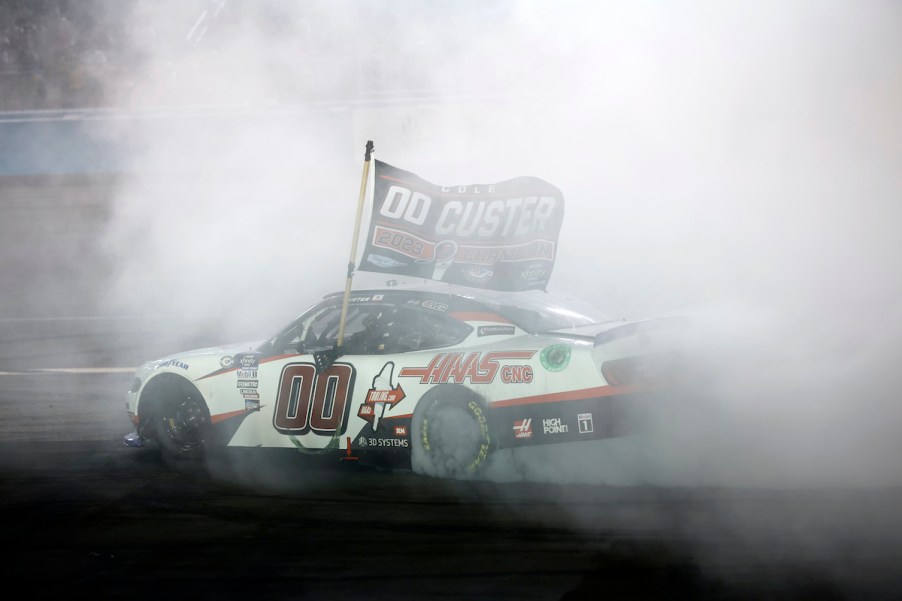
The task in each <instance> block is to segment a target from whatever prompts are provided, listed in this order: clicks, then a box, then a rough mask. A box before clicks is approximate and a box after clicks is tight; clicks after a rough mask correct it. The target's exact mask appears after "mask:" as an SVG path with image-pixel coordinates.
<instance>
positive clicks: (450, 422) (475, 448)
mask: <svg viewBox="0 0 902 601" xmlns="http://www.w3.org/2000/svg"><path fill="white" fill-rule="evenodd" d="M411 442H412V449H411V467H412V468H413V470H414V471H415V472H417V473H421V474H425V475H428V476H434V477H437V478H454V479H459V480H465V479H472V478H477V477H479V475H480V474H481V473H482V470H483V469H484V468H485V465H486V463H487V460H488V458H489V455H490V454H491V452H492V449H493V446H492V435H491V428H490V427H489V422H488V416H487V414H486V410H485V405H484V403H483V401H482V399H481V398H480V397H479V395H477V394H476V393H475V392H473V391H472V390H470V389H469V388H466V387H465V386H460V385H456V384H442V385H439V386H436V387H435V388H433V389H432V390H430V391H429V392H427V393H426V394H425V395H423V398H422V399H421V400H420V402H419V404H418V405H417V408H416V411H415V412H414V416H413V423H412V425H411Z"/></svg>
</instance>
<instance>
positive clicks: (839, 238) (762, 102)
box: [105, 0, 902, 486]
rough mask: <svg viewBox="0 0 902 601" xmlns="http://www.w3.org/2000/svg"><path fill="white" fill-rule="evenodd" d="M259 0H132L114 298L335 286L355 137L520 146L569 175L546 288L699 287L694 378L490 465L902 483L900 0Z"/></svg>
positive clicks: (257, 297) (587, 477) (637, 304)
mask: <svg viewBox="0 0 902 601" xmlns="http://www.w3.org/2000/svg"><path fill="white" fill-rule="evenodd" d="M249 5H251V3H243V4H241V5H239V4H237V3H227V2H224V1H216V2H180V3H166V4H165V5H161V4H159V3H138V4H136V10H135V13H134V15H133V16H132V19H131V20H130V27H131V30H130V36H131V38H130V39H131V40H132V42H133V45H134V49H133V52H134V56H135V59H134V65H133V68H132V69H130V72H129V73H128V74H127V76H123V77H120V78H118V79H117V81H116V82H115V86H116V87H115V90H114V92H115V97H116V98H117V100H118V102H119V104H120V105H124V106H126V107H128V108H130V109H132V113H131V118H129V119H125V120H123V121H122V128H121V130H120V131H118V132H117V135H118V136H119V138H120V139H123V140H126V141H127V143H128V147H129V148H131V149H132V155H131V156H132V158H133V161H134V166H135V169H134V176H133V177H132V178H130V179H129V180H128V181H126V182H125V183H124V185H123V187H122V189H121V192H120V194H119V195H118V198H117V202H116V207H115V212H114V216H113V220H112V222H111V226H110V229H109V231H108V235H107V237H106V240H105V243H106V247H107V249H108V250H109V252H110V253H111V254H112V256H114V257H115V258H116V260H117V264H118V265H119V266H120V269H119V271H118V272H117V274H116V277H115V278H114V281H113V282H112V284H111V290H110V305H111V308H112V309H115V310H117V311H121V310H126V309H127V310H129V311H130V312H135V311H138V312H139V313H152V314H165V315H169V316H173V317H174V318H176V323H177V324H179V327H180V328H183V329H181V330H180V333H181V334H183V335H184V338H185V340H187V339H188V338H189V337H190V336H194V335H196V334H197V333H198V332H203V333H204V334H205V335H210V336H212V335H213V334H215V335H216V337H217V340H211V342H220V341H221V342H227V341H231V340H233V339H249V338H256V337H264V336H266V335H268V334H270V333H271V332H272V331H274V330H275V329H276V328H278V327H279V326H280V325H282V324H283V323H285V322H287V321H288V320H289V319H291V318H293V317H294V315H295V314H296V313H298V312H300V311H301V310H302V309H303V308H305V307H306V306H307V305H308V304H309V303H311V302H313V301H315V300H316V299H317V298H319V297H320V296H321V295H322V294H325V293H328V292H331V291H334V290H338V289H340V288H341V287H342V286H343V284H344V269H345V264H346V263H347V259H348V252H349V245H350V237H351V228H352V224H353V220H354V211H355V208H356V206H355V205H356V199H357V193H358V191H359V183H360V180H359V178H360V169H361V166H362V160H361V159H362V155H363V148H364V144H365V142H366V140H374V141H375V146H376V156H377V157H378V158H380V159H381V160H384V161H386V162H389V163H391V164H393V165H397V166H399V167H401V168H403V169H407V170H410V171H413V172H414V173H417V174H418V175H420V176H421V177H423V178H425V179H427V180H429V181H432V182H435V183H437V184H447V185H453V184H469V183H490V182H495V181H501V180H504V179H508V178H511V177H516V176H520V175H534V176H537V177H541V178H543V179H546V180H548V181H550V182H552V183H553V184H554V185H556V186H558V187H559V188H560V189H561V190H562V191H563V193H564V196H565V199H566V202H567V208H566V215H565V219H564V226H563V230H562V233H561V244H560V252H559V255H558V259H557V264H556V268H555V273H554V275H553V276H552V279H551V289H553V290H555V291H564V292H567V293H569V294H572V295H574V296H577V297H580V298H583V299H586V300H587V301H589V302H591V303H592V304H594V305H596V306H597V307H598V308H599V309H601V310H603V311H605V312H606V313H608V314H611V315H614V316H616V317H623V318H626V319H639V318H645V317H654V316H658V315H671V314H684V315H690V316H692V317H694V318H695V319H696V320H697V321H698V322H699V323H700V324H702V325H703V326H704V329H705V331H707V332H710V333H711V334H710V337H709V338H708V339H707V344H706V345H704V346H703V349H702V352H701V353H700V356H699V361H701V362H703V363H704V365H705V367H706V369H707V371H706V373H707V374H708V375H709V376H710V380H708V381H706V383H705V386H706V388H705V390H706V394H704V395H700V396H699V397H697V398H691V399H684V401H685V403H683V404H679V405H677V406H673V405H670V406H668V407H663V408H662V410H661V411H660V412H659V413H658V414H656V415H653V416H650V419H651V420H652V422H651V426H652V427H651V428H650V432H649V435H648V436H647V437H643V438H642V439H635V440H621V441H604V442H600V443H598V444H597V445H596V446H595V447H594V448H593V447H590V448H591V449H592V450H591V451H590V452H587V451H586V449H585V448H582V447H581V448H580V449H578V450H577V449H559V448H558V449H550V448H537V449H525V450H524V451H523V452H518V453H516V454H514V453H510V454H507V455H504V456H502V457H499V459H498V462H497V465H496V466H493V471H491V472H490V475H492V476H493V477H497V478H499V479H521V478H525V479H537V480H543V479H551V478H558V479H561V478H562V479H564V480H567V481H590V482H606V483H611V484H635V483H653V484H724V485H750V486H759V485H761V486H787V485H790V486H795V485H798V486H808V485H817V484H836V483H841V484H851V485H865V486H870V485H877V484H899V483H902V467H900V464H899V462H898V461H897V458H898V457H899V456H900V452H902V442H900V441H899V437H898V436H897V434H896V431H897V429H898V427H899V426H900V425H902V419H900V418H902V410H900V409H899V405H900V403H899V402H898V391H899V390H900V385H902V381H900V380H902V377H900V375H899V373H900V370H898V369H897V368H896V366H895V363H896V361H897V360H898V358H899V357H902V315H900V310H902V309H900V307H902V269H900V268H899V266H898V264H897V261H898V257H900V256H902V237H900V236H899V234H898V231H897V230H898V228H899V225H900V224H902V204H900V202H899V199H900V192H902V172H900V171H899V169H898V165H899V164H900V159H902V109H900V107H902V18H900V17H902V9H900V6H899V5H898V4H897V3H893V2H871V3H866V4H861V3H852V2H847V1H839V0H836V1H828V2H822V1H818V2H815V1H810V2H794V3H789V4H787V3H785V2H773V1H767V2H757V3H739V2H688V3H680V4H672V5H671V4H661V3H654V2H631V3H620V2H595V1H593V2H588V1H587V2H576V1H563V2H556V3H542V2H513V1H509V2H508V1H500V2H429V3H422V2H398V1H393V2H368V3H362V2H350V1H347V2H312V3H309V2H308V3H293V2H265V3H253V5H252V6H249ZM371 281H372V280H371V278H368V276H367V275H366V274H359V275H358V276H357V277H356V278H355V283H356V284H358V285H365V284H367V283H370V282H371ZM173 350H174V351H175V350H179V348H178V347H176V348H173Z"/></svg>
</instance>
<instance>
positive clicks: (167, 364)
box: [155, 359, 188, 369]
mask: <svg viewBox="0 0 902 601" xmlns="http://www.w3.org/2000/svg"><path fill="white" fill-rule="evenodd" d="M163 367H181V368H182V369H188V364H187V363H182V362H181V361H179V360H178V359H169V360H168V361H163V362H162V363H160V364H159V365H157V366H156V368H155V369H161V368H163Z"/></svg>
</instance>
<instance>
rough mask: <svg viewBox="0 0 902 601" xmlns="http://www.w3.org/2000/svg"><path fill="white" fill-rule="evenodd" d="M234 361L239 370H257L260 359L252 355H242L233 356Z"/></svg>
mask: <svg viewBox="0 0 902 601" xmlns="http://www.w3.org/2000/svg"><path fill="white" fill-rule="evenodd" d="M235 361H236V362H237V363H238V365H239V366H240V367H241V369H257V366H258V365H259V364H260V357H259V356H258V355H255V354H254V353H244V354H241V355H235Z"/></svg>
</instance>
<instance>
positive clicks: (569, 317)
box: [324, 282, 610, 332]
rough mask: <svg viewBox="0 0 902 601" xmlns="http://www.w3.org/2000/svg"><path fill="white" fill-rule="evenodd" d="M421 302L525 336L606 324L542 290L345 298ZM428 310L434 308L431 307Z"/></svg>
mask: <svg viewBox="0 0 902 601" xmlns="http://www.w3.org/2000/svg"><path fill="white" fill-rule="evenodd" d="M343 294H344V292H334V293H332V294H328V295H326V296H325V297H324V298H341V297H342V295H343ZM424 301H432V302H433V303H440V304H441V305H443V306H442V307H441V308H440V309H439V310H442V311H446V312H449V313H453V312H468V311H489V312H494V313H498V314H500V315H501V316H503V317H505V318H507V319H508V320H509V321H511V322H512V323H514V324H516V325H518V326H520V328H521V329H523V330H525V331H527V332H539V331H547V330H549V329H553V328H552V327H550V326H551V325H553V322H556V321H560V320H563V321H564V322H566V324H567V326H569V325H576V324H577V323H578V324H588V323H599V322H604V321H609V320H610V318H609V317H608V316H606V315H604V314H603V313H602V312H600V311H598V309H596V308H595V307H593V306H591V305H589V304H588V303H585V302H583V301H579V300H576V299H573V298H571V297H567V296H564V295H561V294H557V293H551V292H547V291H545V290H524V291H516V292H507V291H498V290H486V289H482V288H470V287H467V286H460V285H457V284H446V283H441V282H426V283H422V284H401V285H390V286H385V287H367V288H359V289H354V290H352V291H351V293H350V296H349V303H352V304H369V303H373V302H379V303H386V304H393V305H408V306H425V305H424V304H423V303H424ZM430 308H433V309H435V308H436V307H435V306H434V305H432V306H430ZM571 321H572V322H573V323H571ZM562 327H563V326H562Z"/></svg>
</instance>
